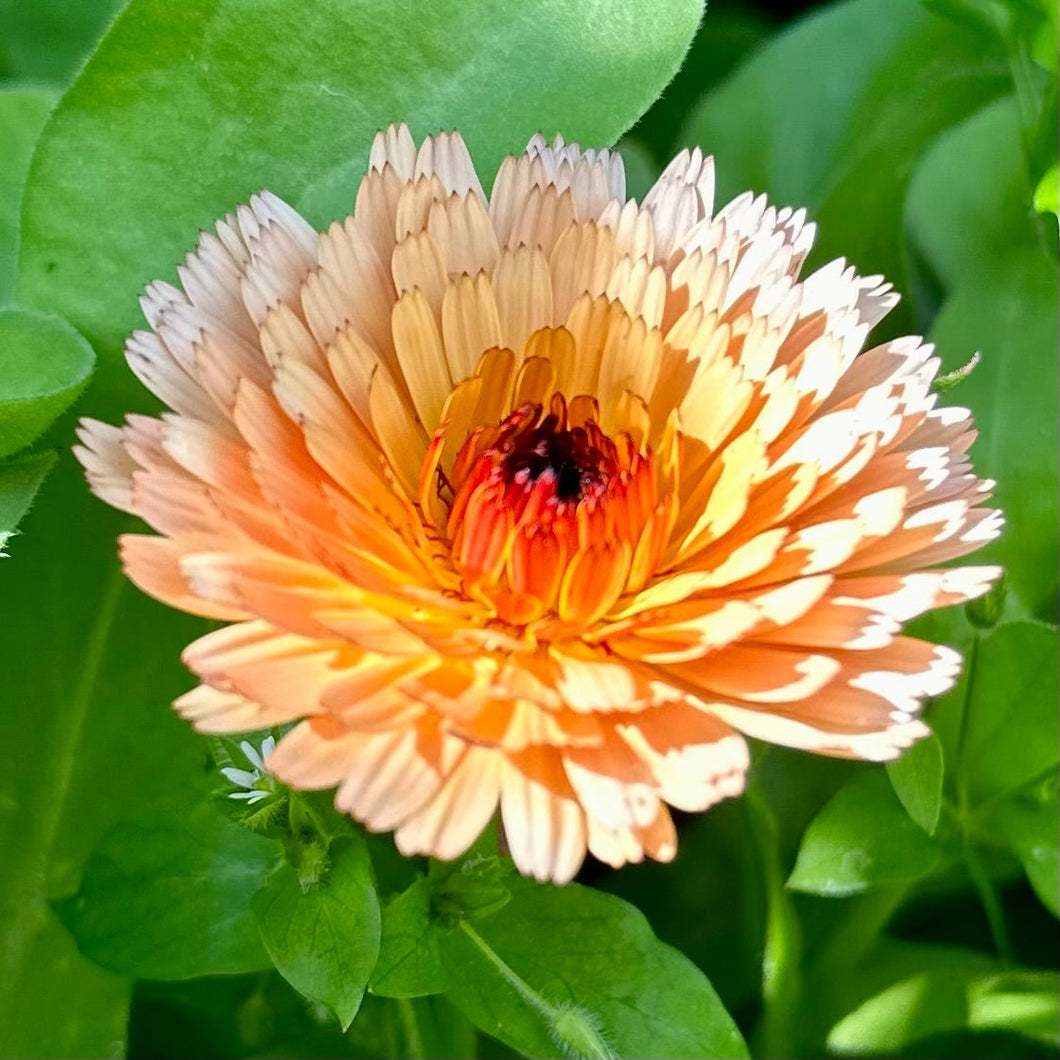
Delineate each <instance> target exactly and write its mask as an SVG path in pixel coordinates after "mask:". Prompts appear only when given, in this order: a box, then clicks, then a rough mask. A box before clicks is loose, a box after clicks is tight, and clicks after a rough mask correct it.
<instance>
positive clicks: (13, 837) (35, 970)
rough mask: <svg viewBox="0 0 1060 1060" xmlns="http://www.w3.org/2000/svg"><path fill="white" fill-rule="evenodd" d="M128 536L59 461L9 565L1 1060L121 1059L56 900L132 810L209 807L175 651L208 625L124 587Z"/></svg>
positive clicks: (65, 433) (117, 996)
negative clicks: (182, 714) (58, 917)
mask: <svg viewBox="0 0 1060 1060" xmlns="http://www.w3.org/2000/svg"><path fill="white" fill-rule="evenodd" d="M114 391H115V394H117V395H118V396H119V397H120V384H117V385H115V387H114ZM69 437H70V435H69V427H68V426H67V427H66V428H65V429H57V430H56V431H55V432H53V435H52V437H51V439H49V440H51V441H53V442H54V443H58V444H62V445H63V449H64V450H65V448H66V445H67V444H68V439H69ZM129 526H130V520H129V519H128V517H126V516H124V515H122V514H120V513H116V512H113V511H110V510H109V509H107V508H106V507H105V506H104V505H102V504H100V503H99V501H97V500H96V499H95V498H93V497H91V496H90V495H89V494H88V491H87V490H86V489H85V485H84V479H83V477H82V475H81V473H80V470H79V469H78V468H77V467H76V466H75V464H74V460H73V458H72V457H71V456H70V454H69V452H68V451H61V452H60V456H59V459H58V461H57V462H56V465H55V468H54V470H53V471H52V472H51V477H50V479H49V481H48V488H47V489H45V490H43V491H41V494H40V496H39V497H38V499H37V501H36V503H35V504H34V506H33V508H32V510H31V511H30V512H29V514H28V515H27V516H26V518H25V520H24V521H23V525H22V530H23V531H24V535H23V536H21V537H20V538H19V541H18V552H17V556H16V559H15V560H13V561H10V562H2V563H0V599H3V601H4V606H5V608H7V609H8V611H9V612H10V613H12V614H17V615H18V616H19V618H18V621H16V622H11V623H8V624H7V626H6V627H5V631H4V637H3V640H2V642H0V669H2V672H3V674H4V689H3V694H2V697H0V698H2V699H3V706H4V709H3V710H0V746H3V747H4V749H5V759H4V769H3V770H2V771H0V849H2V850H4V851H5V852H7V853H8V856H7V858H6V861H5V867H4V872H3V873H0V948H2V950H3V952H4V954H5V960H4V961H3V962H0V1053H5V1054H7V1055H10V1056H50V1057H55V1056H67V1055H75V1056H76V1055H81V1056H97V1055H98V1056H104V1055H119V1054H120V1053H121V1051H122V1049H123V1045H122V1044H121V1041H120V1039H121V1034H122V1031H121V1029H122V1027H123V1026H124V1022H125V1010H126V1005H127V993H128V989H127V986H126V985H125V984H124V983H121V982H119V981H117V980H116V979H115V978H114V977H113V976H110V975H103V974H102V973H100V972H99V971H98V970H97V969H96V968H95V966H94V965H92V964H90V963H89V962H88V961H87V960H85V959H84V958H82V957H81V956H80V955H79V954H78V953H77V952H76V950H75V948H74V945H73V943H72V941H71V940H70V937H69V935H68V934H67V933H66V932H65V931H64V930H63V929H62V927H61V926H60V925H59V924H58V923H57V922H56V921H55V919H54V917H53V914H52V912H51V910H50V908H49V906H48V900H49V899H50V898H55V897H59V896H63V895H68V894H70V893H72V892H73V891H74V890H76V888H77V885H78V881H79V880H80V878H81V874H82V866H83V864H84V861H85V859H86V858H87V857H88V854H89V853H90V851H91V850H92V849H93V847H95V845H96V844H97V843H98V842H99V840H100V838H101V837H102V835H103V833H104V832H105V831H106V830H107V829H108V828H109V827H110V826H111V825H112V824H114V822H116V821H117V820H118V819H119V818H121V817H123V816H127V815H128V813H129V808H130V806H136V805H139V804H142V803H143V802H144V800H145V798H149V797H152V796H157V795H161V794H164V793H166V792H172V793H174V794H181V793H187V794H188V795H189V796H190V795H191V794H192V793H193V792H196V791H199V792H203V794H202V795H199V796H197V797H205V794H204V793H205V790H206V784H204V783H203V777H204V774H203V770H204V768H205V767H206V764H207V759H206V756H205V755H204V753H203V747H202V744H201V741H200V739H199V738H198V737H197V736H195V734H194V733H193V732H192V731H191V730H190V729H189V727H188V726H187V725H186V724H185V723H184V722H182V721H181V720H180V719H179V718H177V717H176V716H175V715H174V714H173V712H172V711H171V710H170V709H169V703H170V701H171V700H172V699H173V698H174V697H175V696H176V695H177V694H178V693H179V692H182V691H184V690H186V689H187V688H188V686H189V684H190V681H189V678H188V675H187V673H186V671H184V670H183V668H182V667H181V665H180V661H179V651H180V646H181V645H183V644H185V643H187V642H188V640H190V639H191V638H192V637H193V636H194V635H195V634H196V633H198V632H201V631H202V630H203V628H204V623H203V622H202V621H201V620H198V619H193V618H190V617H189V616H187V615H181V614H178V613H176V612H174V611H172V610H170V609H168V608H164V607H162V606H161V605H160V604H157V603H155V602H154V601H152V600H149V599H148V598H147V597H146V596H144V595H142V594H141V593H140V592H138V591H137V590H136V589H134V588H132V587H131V586H129V585H128V584H127V583H125V580H124V577H123V576H122V575H121V572H120V571H119V570H118V568H117V564H116V562H115V559H114V539H115V536H116V534H117V532H118V531H119V530H121V529H128V528H129ZM214 776H216V774H214ZM208 783H209V782H208ZM193 797H194V796H193ZM115 1042H117V1044H116V1045H115V1044H114V1043H115Z"/></svg>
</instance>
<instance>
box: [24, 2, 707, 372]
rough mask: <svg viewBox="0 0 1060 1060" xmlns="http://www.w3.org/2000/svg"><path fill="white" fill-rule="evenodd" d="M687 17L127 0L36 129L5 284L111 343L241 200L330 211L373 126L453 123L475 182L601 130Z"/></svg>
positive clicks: (686, 32)
mask: <svg viewBox="0 0 1060 1060" xmlns="http://www.w3.org/2000/svg"><path fill="white" fill-rule="evenodd" d="M701 12H702V4H701V2H700V0H673V2H671V3H667V4H666V5H665V6H663V7H660V6H659V5H658V4H657V3H655V2H654V0H616V2H609V3H603V2H602V0H594V2H592V3H582V4H569V3H566V2H565V0H529V2H527V3H522V4H518V5H512V4H511V3H509V2H508V0H483V2H481V3H476V4H468V3H465V2H463V0H438V2H435V3H430V4H424V5H420V6H419V7H417V9H416V15H415V17H414V18H410V17H409V12H408V10H407V8H406V7H404V6H402V5H393V4H379V3H377V2H375V0H320V2H317V3H314V4H313V5H311V6H309V7H306V8H304V9H303V8H301V7H299V8H297V9H296V8H293V7H292V6H291V4H290V3H288V2H287V0H262V2H256V3H253V4H248V3H247V0H189V2H187V3H183V4H181V5H180V7H179V8H175V7H174V6H173V5H172V3H170V2H169V0H132V3H130V4H129V6H128V7H127V8H126V9H125V11H123V13H122V14H121V15H120V16H119V18H118V19H117V21H116V22H115V24H114V26H113V27H112V29H111V31H110V32H109V33H108V35H107V37H106V38H105V40H104V41H103V42H102V44H101V45H100V47H99V48H98V49H97V51H96V53H95V54H94V55H93V57H92V59H91V60H90V61H89V63H88V65H87V66H86V67H85V69H84V71H83V72H82V73H81V76H80V77H79V78H78V80H77V81H76V83H75V84H74V85H73V86H72V87H71V89H70V90H69V91H68V92H67V94H66V95H65V96H64V97H63V100H62V102H61V103H60V104H59V107H58V109H57V110H56V112H55V115H54V116H53V119H52V121H50V122H49V125H48V128H47V129H46V131H45V134H44V136H43V137H42V139H41V142H40V145H39V148H38V151H37V154H36V156H35V158H34V163H33V166H32V169H31V173H30V179H29V183H28V185H27V188H26V196H25V203H24V211H23V216H24V226H23V235H24V242H23V251H22V274H21V286H20V294H21V296H22V298H23V300H24V301H26V302H27V303H29V304H33V305H38V306H46V307H49V308H52V309H54V310H56V311H58V312H60V313H62V314H63V315H65V316H66V317H68V318H69V319H70V320H71V321H72V322H73V323H74V324H75V325H76V326H77V327H78V328H80V329H81V330H82V331H83V332H84V333H85V334H86V335H87V336H88V337H89V338H90V339H91V340H92V342H93V343H94V344H95V345H97V348H99V349H103V350H108V351H109V350H113V349H116V347H117V345H118V343H119V342H120V341H121V339H122V337H123V336H124V334H125V333H126V332H127V331H129V330H130V329H131V328H132V327H133V326H134V325H135V324H136V322H137V316H138V314H137V311H136V301H135V295H136V292H137V291H138V290H139V289H140V287H142V285H143V284H144V283H145V282H147V281H149V280H150V279H152V278H154V277H156V276H164V275H167V274H170V273H171V272H172V269H173V267H174V265H175V264H176V262H177V261H178V260H179V259H180V257H181V255H182V254H183V253H184V252H185V251H186V250H187V249H188V248H189V246H190V245H191V244H192V243H193V241H194V238H195V234H196V232H197V230H198V229H199V228H201V227H202V226H204V225H207V224H209V223H210V222H211V221H212V220H214V219H215V218H217V217H220V216H221V215H222V214H224V213H225V212H226V211H229V210H231V209H232V208H233V207H234V206H235V205H236V204H238V203H240V202H242V201H244V200H245V199H246V198H247V197H248V196H249V195H250V194H251V193H252V192H254V191H256V190H258V189H259V188H262V187H268V188H270V189H271V190H272V191H274V192H276V193H277V194H279V195H281V196H283V197H285V198H287V199H289V200H291V201H293V202H296V203H298V204H300V205H301V206H302V207H303V208H304V209H305V210H306V211H307V212H308V214H309V216H310V219H311V220H312V221H314V222H316V223H323V222H325V221H327V220H328V219H329V218H332V217H334V216H336V215H339V214H344V213H346V212H348V211H349V209H350V208H351V206H352V203H353V198H354V194H355V191H356V187H357V181H358V180H359V178H360V176H361V174H362V173H363V171H364V168H365V163H366V160H367V155H368V149H369V145H370V142H371V139H372V136H373V134H374V133H375V131H376V130H377V129H378V128H380V127H385V126H386V125H387V124H389V123H390V122H394V121H401V120H406V121H408V122H409V123H410V125H411V127H412V128H413V131H414V132H415V133H417V134H419V135H423V134H425V133H427V132H431V131H435V130H437V129H438V128H439V127H440V126H444V127H447V128H448V127H456V128H459V129H461V130H462V131H463V133H464V134H465V137H466V139H467V142H468V144H469V147H470V148H471V150H472V154H473V157H474V158H475V160H476V162H477V164H478V166H479V168H480V171H481V173H482V175H483V178H484V179H485V180H486V182H487V183H488V181H489V178H490V175H491V174H492V172H493V170H494V168H495V167H496V166H497V165H498V164H499V162H500V161H501V158H502V156H503V155H504V154H505V153H506V152H509V151H513V150H519V149H521V148H522V147H523V145H524V144H525V143H526V141H527V139H528V138H529V137H530V136H531V135H532V134H533V133H534V132H535V131H536V130H538V129H544V130H546V131H549V132H552V131H556V130H561V131H562V132H563V133H564V135H565V136H567V137H569V138H572V139H577V140H581V141H584V142H586V143H588V144H604V143H609V142H613V141H614V140H616V139H617V138H618V136H619V135H620V134H621V133H622V132H623V131H624V130H625V129H626V128H628V127H629V126H630V125H631V124H632V123H633V122H634V121H635V120H636V119H637V117H638V116H639V115H640V114H641V113H642V112H643V111H644V110H645V109H646V108H647V106H648V105H649V104H650V103H651V102H652V101H653V100H654V99H655V97H656V96H657V95H658V94H659V92H660V90H661V89H662V87H663V85H665V83H666V82H667V81H668V80H669V79H670V77H671V76H672V75H673V73H674V71H675V70H676V69H677V67H678V65H679V63H680V61H681V57H682V55H683V54H684V52H685V49H686V48H687V46H688V43H689V40H690V39H691V36H692V34H693V32H694V30H695V28H696V25H697V23H698V20H699V17H700V14H701ZM248 32H250V33H252V37H253V47H250V48H248V47H247V39H248V38H247V34H248ZM527 71H532V72H533V76H530V77H528V76H527ZM191 115H193V116H194V120H190V119H189V116H191Z"/></svg>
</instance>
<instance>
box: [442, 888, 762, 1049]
mask: <svg viewBox="0 0 1060 1060" xmlns="http://www.w3.org/2000/svg"><path fill="white" fill-rule="evenodd" d="M509 885H510V889H511V901H510V902H509V903H508V904H507V905H506V906H505V907H504V908H503V909H501V910H500V911H499V912H497V913H496V914H494V915H493V916H490V917H486V918H484V919H482V920H480V921H478V920H477V921H475V922H474V927H473V931H474V932H476V933H478V934H479V935H480V936H481V938H482V939H483V940H484V941H485V943H486V944H487V945H488V947H489V948H490V949H491V950H492V952H493V953H494V954H496V956H497V957H499V958H500V960H501V961H503V962H504V964H505V966H506V967H507V968H509V969H511V971H513V972H514V973H515V974H516V975H517V976H519V977H520V978H521V980H523V981H524V982H525V983H527V984H529V986H530V987H531V988H532V989H533V990H534V991H535V992H536V993H537V994H538V995H539V996H540V997H541V998H543V999H544V1000H545V1001H546V1002H547V1004H549V1005H551V1006H559V1007H562V1006H573V1007H575V1008H576V1009H577V1010H578V1012H579V1013H582V1014H588V1015H587V1018H588V1019H589V1020H590V1022H591V1023H592V1025H593V1028H594V1030H595V1032H596V1033H597V1034H599V1036H600V1037H601V1038H602V1039H603V1040H604V1041H605V1042H606V1043H607V1044H608V1046H609V1047H610V1048H611V1049H612V1050H614V1052H615V1053H616V1054H617V1055H619V1056H666V1057H743V1056H746V1055H747V1047H746V1045H745V1044H744V1042H743V1039H742V1038H741V1037H740V1033H739V1031H738V1030H737V1029H736V1025H735V1024H734V1023H733V1021H732V1018H731V1017H730V1016H729V1014H728V1013H727V1012H726V1011H725V1009H724V1007H723V1006H722V1004H721V1002H720V1001H719V1000H718V997H717V995H716V994H715V993H714V990H713V988H712V987H711V985H710V983H709V982H707V980H706V978H705V977H704V976H703V974H702V973H701V972H700V971H699V970H698V969H697V968H696V967H695V965H693V964H692V963H691V962H690V961H689V960H687V958H685V957H683V956H682V955H681V954H680V953H678V952H677V951H676V950H674V949H671V948H670V947H669V946H667V945H665V944H664V943H662V942H660V941H659V940H658V939H657V938H655V936H654V935H653V934H652V932H651V928H650V927H649V925H648V922H647V921H646V920H645V919H644V917H643V916H642V915H641V913H639V912H638V911H637V910H636V909H634V908H633V907H632V906H630V905H627V904H626V903H625V902H623V901H621V900H620V899H618V898H613V897H611V896H609V895H605V894H601V893H600V892H598V891H593V890H590V889H589V888H586V887H580V886H578V885H576V884H570V885H568V886H566V887H562V888H557V887H550V886H542V885H540V884H535V883H533V882H531V881H528V880H524V879H521V878H518V877H513V878H512V879H511V880H510V881H509ZM438 945H439V949H440V950H441V954H442V961H443V964H444V965H445V969H446V973H447V975H448V979H449V986H448V989H447V993H446V996H447V997H448V998H450V1000H452V1001H453V1002H454V1004H455V1005H456V1006H457V1008H459V1009H460V1010H461V1011H462V1012H464V1013H465V1015H467V1016H468V1018H469V1019H471V1021H472V1022H473V1023H474V1024H475V1025H476V1026H477V1027H479V1028H480V1029H481V1030H484V1031H485V1032H486V1033H487V1034H491V1035H493V1036H494V1037H496V1038H499V1039H500V1040H501V1041H503V1042H506V1043H507V1044H508V1045H510V1046H512V1048H514V1049H518V1050H519V1051H520V1052H522V1053H524V1054H525V1055H527V1056H542V1057H557V1056H563V1055H566V1054H565V1052H564V1050H563V1048H562V1046H561V1045H560V1044H559V1043H558V1042H557V1040H556V1038H555V1036H554V1034H551V1033H550V1029H549V1026H548V1022H547V1021H546V1020H545V1019H544V1018H543V1017H542V1014H541V1012H540V1011H538V1010H536V1009H535V1008H534V1007H533V1006H532V1005H528V1004H527V1002H526V999H525V997H523V996H522V995H521V994H520V992H519V991H518V990H517V989H516V988H514V987H513V985H512V983H511V981H510V979H508V978H506V977H505V975H504V974H503V973H501V972H500V971H499V969H498V967H497V965H496V964H495V963H494V962H493V961H491V960H490V959H489V958H488V957H486V956H485V955H484V954H483V952H482V950H481V949H480V948H479V947H478V946H476V944H475V943H474V942H473V941H472V939H471V938H470V937H469V935H468V934H467V933H466V931H465V930H464V929H463V928H462V927H460V926H459V925H457V926H452V927H449V928H441V927H440V928H439V929H438Z"/></svg>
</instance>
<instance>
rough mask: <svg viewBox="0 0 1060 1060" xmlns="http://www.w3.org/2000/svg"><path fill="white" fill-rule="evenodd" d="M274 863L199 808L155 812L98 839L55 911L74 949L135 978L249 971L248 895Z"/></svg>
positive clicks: (268, 848) (254, 949)
mask: <svg viewBox="0 0 1060 1060" xmlns="http://www.w3.org/2000/svg"><path fill="white" fill-rule="evenodd" d="M277 857H278V848H277V846H276V844H275V843H273V842H271V841H270V840H267V839H263V838H262V837H261V836H256V835H254V834H253V833H252V832H249V831H247V830H246V829H244V828H241V827H240V826H239V825H236V824H232V823H231V822H229V821H227V820H225V818H224V817H222V816H221V815H220V813H218V811H217V809H216V808H215V807H214V806H212V805H210V804H209V803H208V802H206V803H201V804H200V805H198V806H196V807H194V808H192V809H189V807H187V806H186V805H184V804H183V803H178V804H176V805H175V806H173V807H168V806H167V807H161V806H160V807H158V808H156V809H154V810H152V811H148V812H147V813H145V814H143V815H142V816H140V817H137V818H135V819H133V820H130V821H126V822H122V823H121V824H118V825H116V826H115V827H114V828H113V829H112V830H111V831H110V832H108V833H107V835H106V837H105V838H104V840H103V842H102V843H101V844H100V846H99V847H98V848H97V850H96V851H95V853H94V854H93V855H92V857H91V859H90V860H89V862H88V866H87V868H86V869H85V878H84V880H83V881H82V884H81V889H80V890H79V891H78V893H77V894H76V895H74V896H73V897H72V898H69V899H65V900H64V901H62V902H61V903H59V905H58V909H59V915H60V918H61V919H62V921H63V923H65V924H66V926H67V927H68V928H69V929H70V931H71V932H72V933H73V935H74V937H75V938H76V939H77V943H78V946H79V947H80V948H81V951H82V952H83V953H85V954H86V955H87V956H89V957H91V958H92V960H94V961H96V963H97V964H100V965H102V966H103V967H105V968H110V969H112V970H113V971H117V972H122V973H124V974H126V975H131V976H135V977H137V978H140V979H189V978H192V977H195V976H200V975H224V974H232V973H236V972H248V971H256V970H258V969H260V968H267V967H269V959H268V957H267V956H266V955H265V951H264V950H263V949H262V946H261V942H260V940H259V938H258V932H257V928H256V927H255V924H254V920H253V918H252V916H251V913H250V899H251V896H252V895H253V894H254V892H255V890H257V888H258V887H259V886H260V885H261V883H262V880H263V879H264V878H265V877H266V876H267V875H268V873H269V872H270V871H272V869H273V868H274V867H275V865H276V860H277Z"/></svg>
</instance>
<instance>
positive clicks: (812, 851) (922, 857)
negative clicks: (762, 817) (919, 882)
mask: <svg viewBox="0 0 1060 1060" xmlns="http://www.w3.org/2000/svg"><path fill="white" fill-rule="evenodd" d="M940 854H941V848H940V846H939V845H938V844H937V843H936V842H935V841H934V840H932V839H931V838H930V837H929V836H928V835H927V834H926V833H925V832H924V831H923V829H922V828H921V827H920V826H918V825H917V824H916V823H914V821H913V820H912V819H911V817H910V815H909V814H908V813H906V811H905V808H904V807H903V806H902V804H901V803H900V802H899V801H898V797H897V796H896V795H895V793H894V789H893V788H892V787H891V784H890V782H889V781H888V779H887V775H886V774H885V773H884V772H883V770H880V769H871V770H868V771H865V772H862V773H859V774H858V775H857V776H855V777H853V778H852V779H851V780H850V781H848V782H847V783H846V784H844V785H843V787H842V788H840V789H839V791H838V792H837V793H836V795H835V796H834V798H832V800H831V801H830V802H829V803H828V805H827V806H825V808H824V809H823V810H821V812H820V813H819V814H818V815H817V816H816V817H815V818H814V819H813V821H812V822H811V823H810V827H809V828H808V829H807V830H806V834H805V835H804V836H803V839H802V845H801V846H800V848H799V854H798V858H797V859H796V861H795V868H794V869H793V870H792V873H791V876H790V877H789V879H788V886H789V887H790V888H792V889H793V890H796V891H805V892H807V893H808V894H820V895H826V896H829V897H842V896H844V895H849V894H858V893H859V892H861V891H864V890H866V889H867V888H869V887H872V886H876V885H879V884H885V883H896V882H899V881H902V880H911V879H916V878H917V877H919V876H923V875H925V874H926V873H928V872H930V871H931V870H932V869H933V868H934V867H935V866H936V865H937V864H938V862H939V859H940Z"/></svg>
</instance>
